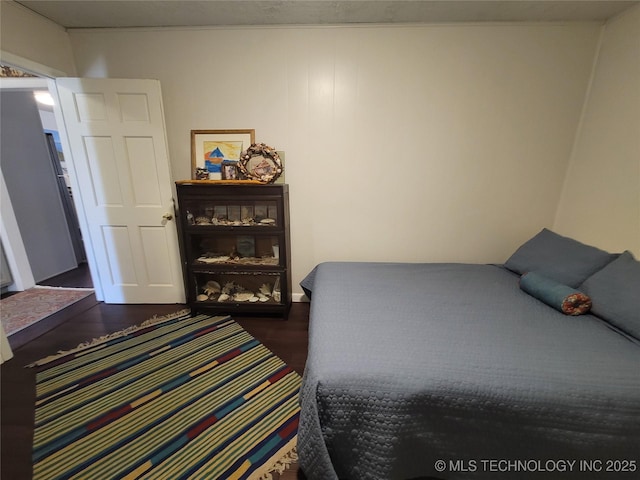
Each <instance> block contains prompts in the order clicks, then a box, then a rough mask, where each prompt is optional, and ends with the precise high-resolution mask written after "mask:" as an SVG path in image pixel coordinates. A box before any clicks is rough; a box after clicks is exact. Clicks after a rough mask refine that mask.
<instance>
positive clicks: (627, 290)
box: [580, 251, 640, 340]
mask: <svg viewBox="0 0 640 480" xmlns="http://www.w3.org/2000/svg"><path fill="white" fill-rule="evenodd" d="M580 288H581V289H582V290H583V291H584V292H585V293H587V294H588V295H589V296H590V297H591V299H592V300H593V309H592V313H594V314H596V315H597V316H599V317H600V318H602V319H604V320H606V321H608V322H609V323H611V324H612V325H614V326H616V327H618V328H619V329H620V330H623V331H624V332H626V333H628V334H630V335H632V336H633V337H635V338H637V339H638V340H640V262H638V261H637V260H636V259H635V258H634V257H633V254H632V253H631V252H629V251H626V252H624V253H623V254H622V255H620V256H619V257H618V258H617V259H616V260H614V261H613V262H611V263H610V264H609V265H607V266H606V267H604V268H603V269H602V270H600V271H599V272H597V273H594V274H593V275H592V276H590V277H589V278H587V280H585V282H584V283H583V284H582V285H581V287H580Z"/></svg>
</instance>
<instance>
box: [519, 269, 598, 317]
mask: <svg viewBox="0 0 640 480" xmlns="http://www.w3.org/2000/svg"><path fill="white" fill-rule="evenodd" d="M520 288H521V289H522V290H523V291H525V292H527V293H528V294H529V295H531V296H532V297H534V298H537V299H538V300H540V301H542V302H544V303H546V304H547V305H549V306H550V307H553V308H555V309H556V310H558V311H559V312H562V313H564V314H565V315H582V314H584V313H587V312H588V311H589V309H590V308H591V299H590V298H589V296H587V295H585V294H584V293H582V292H579V291H578V290H576V289H575V288H571V287H568V286H566V285H563V284H562V283H558V282H556V281H555V280H551V279H549V278H547V277H545V276H543V275H539V274H537V273H536V272H529V273H525V274H524V275H522V277H520Z"/></svg>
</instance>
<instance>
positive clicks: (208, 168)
mask: <svg viewBox="0 0 640 480" xmlns="http://www.w3.org/2000/svg"><path fill="white" fill-rule="evenodd" d="M255 135H256V134H255V130H253V129H247V130H191V178H192V179H197V178H200V179H202V177H204V176H205V173H204V172H206V174H208V175H206V176H208V177H209V179H210V180H222V179H225V180H236V179H239V175H238V167H237V164H238V161H239V160H240V154H241V153H242V152H243V151H244V150H246V149H247V148H249V147H250V146H251V145H252V144H253V143H255ZM223 164H225V166H228V168H227V169H226V174H228V175H233V174H234V169H233V168H231V165H233V164H235V166H236V167H235V176H236V178H224V177H223V173H224V172H223Z"/></svg>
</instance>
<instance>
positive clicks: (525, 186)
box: [70, 24, 601, 291]
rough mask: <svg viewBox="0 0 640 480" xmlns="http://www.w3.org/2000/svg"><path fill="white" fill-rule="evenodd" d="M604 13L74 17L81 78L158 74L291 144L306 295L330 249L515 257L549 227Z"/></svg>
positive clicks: (195, 125) (181, 134)
mask: <svg viewBox="0 0 640 480" xmlns="http://www.w3.org/2000/svg"><path fill="white" fill-rule="evenodd" d="M600 29H601V27H600V26H599V25H595V24H571V25H555V24H554V25H541V24H532V25H462V26H461V25H457V26H453V25H449V26H429V25H424V26H403V27H398V26H363V27H295V28H194V29H146V30H145V29H136V30H73V31H70V37H71V41H72V46H73V50H74V54H75V58H76V66H77V68H78V73H79V75H81V76H95V77H124V78H157V79H159V80H160V81H161V84H162V89H163V97H164V104H165V105H164V106H165V116H166V123H167V130H168V139H169V148H170V154H171V161H172V164H173V174H174V177H175V179H184V178H189V177H190V175H191V172H190V130H191V129H224V128H255V130H256V139H257V140H258V141H263V142H265V143H268V144H270V145H272V146H275V147H277V148H278V149H279V150H284V151H285V152H286V160H287V165H286V180H287V183H289V184H290V186H291V202H292V205H291V213H292V218H291V224H292V243H293V246H292V250H293V261H292V263H293V277H294V289H295V290H294V291H297V290H299V287H298V286H297V283H298V281H299V280H300V279H301V278H302V276H303V275H304V274H305V273H306V272H307V271H309V270H310V269H311V268H312V267H313V266H314V265H315V264H316V263H318V262H321V261H325V260H382V261H470V262H502V261H504V260H505V259H506V258H507V257H508V255H509V254H510V253H512V251H513V250H514V249H515V248H516V247H517V245H519V244H520V243H522V241H524V240H525V239H527V238H528V237H530V236H531V235H533V234H535V233H536V232H537V231H538V230H540V228H542V227H543V226H551V225H552V224H553V220H554V215H555V212H556V207H557V204H558V200H559V196H560V191H561V187H562V181H563V178H564V174H565V171H566V169H567V162H568V159H569V156H570V153H571V148H572V143H573V139H574V137H575V130H576V126H577V124H578V119H579V115H580V112H581V107H582V104H583V100H584V95H585V91H586V87H587V83H588V79H589V75H590V71H591V66H592V63H593V58H594V54H595V50H596V45H597V40H598V37H599V32H600Z"/></svg>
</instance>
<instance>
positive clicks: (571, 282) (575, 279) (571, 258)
mask: <svg viewBox="0 0 640 480" xmlns="http://www.w3.org/2000/svg"><path fill="white" fill-rule="evenodd" d="M616 257H617V255H614V254H611V253H608V252H605V251H604V250H600V249H599V248H596V247H592V246H590V245H585V244H584V243H581V242H578V241H577V240H573V239H572V238H568V237H563V236H562V235H558V234H557V233H554V232H552V231H551V230H547V229H546V228H544V229H542V231H541V232H540V233H538V234H537V235H536V236H535V237H533V238H532V239H530V240H528V241H527V242H525V243H524V244H522V246H521V247H520V248H518V250H516V251H515V253H514V254H513V255H511V257H509V259H508V260H507V262H506V263H505V265H504V266H505V267H507V268H508V269H509V270H512V271H514V272H516V273H519V274H523V273H527V272H537V273H539V274H541V275H544V276H545V277H548V278H550V279H552V280H555V281H556V282H559V283H563V284H565V285H568V286H570V287H573V288H576V287H578V286H579V285H580V284H581V283H582V282H584V281H585V280H586V279H587V277H589V276H591V275H593V274H594V273H595V272H597V271H598V270H600V269H602V268H603V267H604V266H606V265H607V264H609V263H611V262H612V261H613V260H615V259H616Z"/></svg>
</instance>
